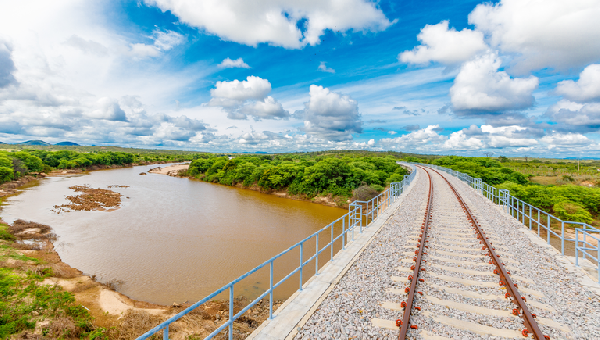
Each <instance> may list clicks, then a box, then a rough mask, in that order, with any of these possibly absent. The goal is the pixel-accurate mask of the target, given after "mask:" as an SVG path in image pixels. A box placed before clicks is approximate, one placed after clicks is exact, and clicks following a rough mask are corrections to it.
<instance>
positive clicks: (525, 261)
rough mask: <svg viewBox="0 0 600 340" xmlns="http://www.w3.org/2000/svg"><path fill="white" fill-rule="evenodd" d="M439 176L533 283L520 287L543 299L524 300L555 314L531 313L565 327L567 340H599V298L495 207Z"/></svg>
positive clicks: (545, 328) (549, 330) (555, 336)
mask: <svg viewBox="0 0 600 340" xmlns="http://www.w3.org/2000/svg"><path fill="white" fill-rule="evenodd" d="M442 174H443V175H444V176H445V177H446V178H447V179H448V180H449V181H450V182H451V183H452V185H454V187H455V188H456V189H457V190H458V191H459V193H460V195H461V196H462V197H463V199H464V200H465V202H466V203H467V205H468V206H469V208H470V209H471V210H472V211H473V213H474V214H475V216H476V217H477V219H478V221H479V222H480V224H481V225H482V226H483V228H484V230H485V231H486V233H488V234H490V235H496V236H497V238H499V239H501V242H502V243H498V244H501V245H503V246H505V247H506V248H507V251H506V252H507V253H510V254H513V255H512V256H511V257H512V258H515V259H516V260H517V261H518V263H517V264H512V266H514V267H516V269H517V273H518V274H519V275H521V276H524V277H526V278H528V279H530V280H531V281H532V283H527V284H525V283H523V285H522V287H523V288H528V289H531V290H534V291H537V292H541V293H542V294H543V295H544V296H543V297H537V296H532V295H531V294H525V296H527V297H532V299H533V298H535V300H536V301H539V302H540V303H544V304H546V305H549V306H552V307H553V308H554V309H555V311H554V312H549V311H545V310H543V309H541V308H537V307H536V306H531V305H530V304H529V305H530V309H532V311H533V313H536V314H538V315H539V316H540V317H545V318H551V319H552V320H554V321H556V322H558V323H559V324H561V325H563V326H566V327H568V328H569V330H570V335H569V336H568V338H572V339H600V299H599V297H598V296H597V295H596V294H594V293H593V292H591V291H589V290H588V289H587V288H586V287H584V286H582V285H581V284H579V283H578V282H577V277H576V276H575V274H573V273H569V272H568V271H566V270H565V269H564V268H563V267H562V266H561V264H560V263H559V262H558V261H557V260H556V258H555V257H554V256H552V255H549V254H548V253H547V252H546V250H545V249H544V248H542V247H541V246H538V245H536V244H533V243H532V242H531V241H530V240H529V238H527V237H525V236H524V235H523V231H522V230H523V229H525V226H524V225H523V224H521V223H519V222H518V221H516V220H515V219H514V218H512V217H510V216H509V215H507V214H505V213H502V212H501V210H500V208H499V207H498V206H497V205H495V204H493V203H492V202H491V201H489V200H488V199H487V198H484V197H483V196H481V195H480V194H479V193H477V192H476V191H475V190H473V189H472V188H470V187H469V186H468V185H467V184H466V183H464V182H462V181H460V180H458V179H457V178H455V177H454V176H450V175H447V174H445V173H442ZM519 229H521V230H519ZM527 229H528V228H527ZM558 256H560V255H558ZM520 287H521V286H520ZM540 328H541V329H542V331H543V332H544V334H546V335H549V336H550V338H551V339H558V338H561V336H560V335H561V332H558V331H557V330H556V329H555V328H553V327H548V326H545V325H540Z"/></svg>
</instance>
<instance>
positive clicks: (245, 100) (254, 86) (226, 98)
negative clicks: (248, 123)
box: [208, 76, 290, 120]
mask: <svg viewBox="0 0 600 340" xmlns="http://www.w3.org/2000/svg"><path fill="white" fill-rule="evenodd" d="M269 93H271V83H270V82H269V81H268V80H267V79H262V78H260V77H255V76H248V77H247V78H246V80H243V81H239V80H237V79H236V80H234V81H218V82H217V84H216V85H215V88H214V89H211V90H210V95H211V96H212V98H211V100H210V101H209V102H208V106H217V107H222V108H223V109H224V110H225V111H226V112H227V117H228V118H229V119H247V116H253V117H254V119H255V120H260V119H288V118H289V116H290V113H289V111H287V110H284V109H283V106H282V105H281V103H278V102H277V101H276V100H275V99H274V98H273V97H271V96H268V94H269Z"/></svg>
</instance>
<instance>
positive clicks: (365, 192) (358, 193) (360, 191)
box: [353, 185, 379, 201]
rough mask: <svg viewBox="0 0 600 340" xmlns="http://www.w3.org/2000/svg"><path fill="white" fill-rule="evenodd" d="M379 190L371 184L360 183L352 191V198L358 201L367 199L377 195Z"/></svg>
mask: <svg viewBox="0 0 600 340" xmlns="http://www.w3.org/2000/svg"><path fill="white" fill-rule="evenodd" d="M378 194H379V192H378V191H377V189H374V188H373V187H372V186H368V185H362V186H360V187H358V188H356V189H355V190H354V191H353V195H354V198H355V199H356V200H358V201H368V200H370V199H371V198H373V197H375V196H377V195H378Z"/></svg>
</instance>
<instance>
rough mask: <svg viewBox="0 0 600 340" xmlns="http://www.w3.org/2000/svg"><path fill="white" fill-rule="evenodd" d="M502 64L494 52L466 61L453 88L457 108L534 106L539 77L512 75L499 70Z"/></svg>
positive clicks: (491, 108)
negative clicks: (512, 76) (514, 76)
mask: <svg viewBox="0 0 600 340" xmlns="http://www.w3.org/2000/svg"><path fill="white" fill-rule="evenodd" d="M501 64H502V63H501V60H500V58H499V57H498V56H497V55H496V54H495V53H487V54H485V55H483V56H480V57H477V58H475V59H473V60H470V61H468V62H466V63H464V64H463V65H462V66H461V68H460V72H459V74H458V76H456V78H455V79H454V85H452V88H450V97H451V101H452V105H453V108H454V110H481V111H501V110H508V109H524V108H527V107H530V106H532V105H533V102H534V98H533V96H532V92H533V91H534V90H535V89H537V87H538V82H539V80H538V78H537V77H534V76H530V77H528V78H511V77H510V76H509V75H508V74H507V73H506V72H505V71H498V69H499V68H500V66H501Z"/></svg>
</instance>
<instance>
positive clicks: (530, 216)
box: [529, 204, 533, 230]
mask: <svg viewBox="0 0 600 340" xmlns="http://www.w3.org/2000/svg"><path fill="white" fill-rule="evenodd" d="M532 217H533V215H532V213H531V204H530V205H529V230H531V218H532Z"/></svg>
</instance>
